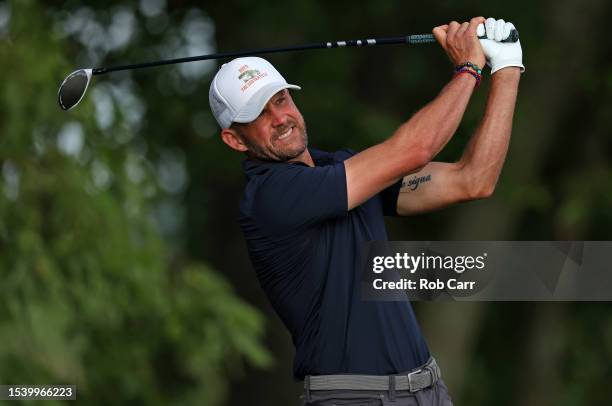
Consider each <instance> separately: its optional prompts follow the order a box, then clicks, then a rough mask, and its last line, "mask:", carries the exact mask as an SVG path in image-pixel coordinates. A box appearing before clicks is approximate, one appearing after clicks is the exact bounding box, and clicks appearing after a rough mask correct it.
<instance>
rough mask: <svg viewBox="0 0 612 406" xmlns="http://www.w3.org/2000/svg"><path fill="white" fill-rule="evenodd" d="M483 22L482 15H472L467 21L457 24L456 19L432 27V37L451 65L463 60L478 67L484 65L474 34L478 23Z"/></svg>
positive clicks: (480, 47) (483, 56)
mask: <svg viewBox="0 0 612 406" xmlns="http://www.w3.org/2000/svg"><path fill="white" fill-rule="evenodd" d="M484 22H485V19H484V17H474V18H472V19H471V20H470V22H469V23H468V22H464V23H463V24H459V23H458V22H457V21H451V22H450V23H449V24H445V25H441V26H439V27H436V28H434V29H433V31H432V32H433V35H434V37H435V38H436V40H437V41H438V43H439V44H440V46H442V48H443V49H444V52H446V54H447V55H448V57H449V58H450V60H451V62H452V63H453V66H457V65H460V64H462V63H465V62H472V63H473V64H476V65H478V66H479V67H483V66H484V64H485V54H484V51H483V49H482V46H481V44H480V42H478V37H477V36H476V29H477V28H478V25H479V24H482V23H484Z"/></svg>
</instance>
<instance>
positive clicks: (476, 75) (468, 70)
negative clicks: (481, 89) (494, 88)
mask: <svg viewBox="0 0 612 406" xmlns="http://www.w3.org/2000/svg"><path fill="white" fill-rule="evenodd" d="M462 73H469V74H470V75H472V76H473V77H474V78H475V79H476V88H478V86H480V81H481V80H482V75H479V74H478V73H476V72H474V71H473V70H471V69H469V68H463V69H459V70H458V71H456V72H455V75H454V76H457V75H460V74H462Z"/></svg>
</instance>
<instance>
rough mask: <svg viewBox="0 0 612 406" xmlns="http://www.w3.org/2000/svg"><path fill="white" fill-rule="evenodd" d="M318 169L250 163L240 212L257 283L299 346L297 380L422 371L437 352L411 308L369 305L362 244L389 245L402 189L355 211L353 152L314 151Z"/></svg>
mask: <svg viewBox="0 0 612 406" xmlns="http://www.w3.org/2000/svg"><path fill="white" fill-rule="evenodd" d="M309 150H310V154H311V156H312V158H313V160H314V162H315V166H314V167H309V166H307V165H305V164H302V163H287V162H261V161H254V160H246V161H245V162H244V171H245V174H246V177H247V184H246V187H245V191H244V195H243V198H242V201H241V204H240V226H241V227H242V230H243V232H244V235H245V238H246V241H247V246H248V250H249V255H250V258H251V262H252V264H253V266H254V268H255V272H256V273H257V278H258V279H259V282H260V284H261V286H262V288H263V289H264V291H265V293H266V295H267V297H268V299H269V300H270V302H271V304H272V306H273V307H274V309H275V311H276V312H277V313H278V315H279V316H280V318H281V319H282V321H283V323H284V324H285V326H287V328H288V329H289V331H290V333H291V336H292V338H293V344H294V345H295V351H296V352H295V359H294V369H293V372H294V377H295V378H296V379H303V378H304V376H305V375H319V374H338V373H356V374H372V375H387V374H394V373H400V372H405V371H409V370H411V369H413V368H416V367H417V366H419V365H422V364H424V363H425V362H426V361H427V360H428V358H429V350H428V348H427V345H426V343H425V340H424V338H423V336H422V335H421V331H420V329H419V326H418V324H417V321H416V319H415V316H414V313H413V311H412V307H411V306H410V303H409V302H408V301H398V302H381V301H362V300H361V280H360V279H361V278H360V277H359V270H358V269H357V268H358V264H357V261H358V255H359V254H360V250H361V249H362V243H363V242H365V241H373V240H379V241H380V240H387V233H386V230H385V224H384V221H383V215H396V206H397V196H398V193H399V187H400V183H401V182H398V183H396V184H395V185H393V186H391V187H389V188H388V189H386V190H384V191H382V192H381V193H379V194H377V195H376V196H374V197H372V198H371V199H370V200H368V201H366V202H365V203H363V204H362V205H360V206H359V207H356V208H354V209H353V210H350V211H348V210H347V205H348V200H347V195H346V173H345V169H344V162H343V161H344V160H345V159H347V158H349V157H350V156H352V155H354V153H353V152H351V151H350V150H341V151H337V152H335V153H326V152H322V151H317V150H315V149H309Z"/></svg>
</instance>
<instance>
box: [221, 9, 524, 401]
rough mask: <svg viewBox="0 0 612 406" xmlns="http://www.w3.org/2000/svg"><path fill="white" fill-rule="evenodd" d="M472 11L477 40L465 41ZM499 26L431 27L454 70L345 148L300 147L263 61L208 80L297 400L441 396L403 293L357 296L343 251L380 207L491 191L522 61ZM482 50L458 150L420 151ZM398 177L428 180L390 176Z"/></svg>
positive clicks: (431, 146) (416, 206)
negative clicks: (281, 328) (375, 139)
mask: <svg viewBox="0 0 612 406" xmlns="http://www.w3.org/2000/svg"><path fill="white" fill-rule="evenodd" d="M482 23H485V24H484V26H485V30H484V31H486V34H487V38H488V39H486V40H481V41H479V40H478V38H477V35H476V32H477V29H478V26H479V25H481V27H480V30H483V28H482ZM512 28H513V25H512V24H510V23H505V22H504V21H503V20H494V19H488V20H486V22H485V19H484V18H482V17H477V18H473V19H472V20H471V21H470V22H469V23H468V22H465V23H463V24H459V23H457V22H454V21H453V22H451V23H449V24H448V25H442V26H439V27H436V28H434V29H433V33H434V35H435V37H436V39H437V41H438V42H439V43H440V45H441V46H442V48H443V49H444V51H445V52H446V54H447V55H448V57H449V58H450V60H451V62H452V63H453V66H458V71H460V72H459V73H458V74H456V75H455V76H454V77H453V78H452V79H451V80H450V82H449V83H448V84H447V85H446V86H445V87H444V89H443V90H442V91H441V93H440V94H439V95H438V96H437V97H436V98H435V99H434V100H433V101H431V102H430V103H429V104H427V105H426V106H425V107H423V108H422V109H421V110H420V111H418V112H417V113H416V114H415V115H414V116H413V117H412V118H410V119H409V120H408V121H407V122H406V123H404V124H402V125H401V126H400V127H399V128H398V129H397V130H396V131H395V133H394V134H392V135H391V136H390V137H389V138H388V139H387V140H385V141H384V142H382V143H380V144H378V145H374V146H373V147H371V148H368V149H366V150H364V151H363V152H360V153H358V154H354V153H352V152H350V151H348V150H342V151H337V152H335V153H326V152H322V151H318V150H315V149H312V148H307V135H306V125H305V122H304V119H303V117H302V115H301V114H300V112H299V110H298V109H297V107H296V106H295V104H294V102H293V100H292V98H291V95H290V93H289V91H288V89H299V87H298V86H295V85H290V84H288V83H287V82H286V81H285V79H284V78H283V77H282V76H281V75H280V73H278V72H277V71H276V69H275V68H274V67H273V66H272V65H270V64H269V63H268V62H267V61H265V60H263V59H261V58H254V57H250V58H239V59H235V60H233V61H231V62H229V63H227V64H224V65H223V66H222V67H221V68H220V70H219V72H218V73H217V74H216V76H215V78H214V79H213V82H212V84H211V88H210V104H211V109H212V111H213V114H214V115H215V118H216V119H217V121H218V123H219V125H220V126H221V128H222V130H221V138H222V140H223V141H224V142H225V143H226V144H227V145H228V146H229V147H230V148H232V149H234V150H236V151H240V152H244V153H245V154H246V155H247V157H248V159H247V160H246V161H245V162H244V170H245V173H246V177H247V185H246V188H245V191H244V196H243V199H242V202H241V205H240V213H241V216H240V224H241V227H242V229H243V232H244V234H245V237H246V240H247V244H248V249H249V254H250V257H251V261H252V263H253V266H254V267H255V270H256V273H257V277H258V279H259V281H260V284H261V286H262V287H263V289H264V290H265V292H266V294H267V296H268V298H269V300H270V301H271V303H272V305H273V307H274V309H275V310H276V312H277V313H278V314H279V316H280V318H281V319H282V321H283V322H284V324H285V325H286V326H287V328H288V329H289V331H290V332H291V335H292V338H293V343H294V345H295V348H296V354H295V360H294V376H295V378H296V379H299V380H302V379H303V380H304V390H305V392H304V400H305V403H306V404H309V405H331V404H343V405H344V404H385V405H386V404H388V402H394V403H390V404H393V405H416V404H417V402H418V404H419V405H425V404H426V405H430V404H431V405H434V404H435V405H442V404H444V405H449V404H451V401H450V398H449V395H448V392H447V390H446V387H445V385H444V383H443V381H442V380H441V379H440V370H439V368H438V366H437V365H436V363H435V360H434V359H433V358H432V357H431V356H430V354H429V350H428V348H427V345H426V343H425V340H424V338H423V336H422V335H421V332H420V330H419V326H418V324H417V322H416V319H415V317H414V314H413V311H412V308H411V306H410V303H409V302H407V301H406V302H377V301H362V300H361V298H360V286H361V281H360V280H359V277H357V265H356V258H357V256H358V253H359V250H360V248H361V244H362V243H363V242H365V241H371V240H386V239H387V235H386V231H385V226H384V222H383V215H398V214H399V215H411V214H415V213H421V212H425V211H430V210H434V209H439V208H441V207H444V206H448V205H450V204H453V203H457V202H461V201H466V200H473V199H480V198H484V197H488V196H490V195H491V193H492V192H493V190H494V188H495V184H496V183H497V178H498V176H499V173H500V171H501V168H502V165H503V161H504V159H505V155H506V151H507V148H508V142H509V138H510V132H511V125H512V116H513V112H514V105H515V102H516V95H517V89H518V83H519V77H520V73H521V70H524V67H523V64H522V52H521V46H520V43H501V42H500V41H501V40H502V39H504V38H507V37H508V35H509V33H510V30H511V29H512ZM481 42H482V45H481ZM485 62H486V63H487V64H488V65H489V66H490V67H491V73H492V77H491V90H490V94H489V99H488V101H487V105H486V108H485V112H484V116H483V118H482V120H481V122H480V125H479V126H478V128H477V129H476V131H475V132H474V135H473V136H472V138H471V140H470V142H469V144H468V146H467V147H466V150H465V152H464V154H463V156H462V158H461V159H460V160H459V161H458V162H455V163H441V162H432V159H433V158H434V157H435V156H436V154H437V153H438V152H439V151H440V150H441V149H442V148H443V147H444V145H446V143H447V142H448V141H449V139H450V138H451V137H452V135H453V134H454V132H455V131H456V129H457V127H458V125H459V122H460V121H461V118H462V116H463V114H464V112H465V109H466V107H467V104H468V101H469V99H470V97H471V95H472V93H473V91H474V88H475V84H477V83H478V82H479V81H480V76H479V72H478V69H479V67H483V66H484V64H485ZM470 64H471V65H470ZM406 176H410V178H411V179H412V178H413V177H414V176H417V177H424V178H426V179H428V181H427V182H426V183H422V184H421V185H419V187H418V188H412V187H409V186H408V187H402V179H403V178H404V177H406ZM413 189H414V190H413ZM364 402H365V403H364ZM370 402H377V403H370Z"/></svg>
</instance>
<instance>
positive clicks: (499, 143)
mask: <svg viewBox="0 0 612 406" xmlns="http://www.w3.org/2000/svg"><path fill="white" fill-rule="evenodd" d="M519 80H520V71H519V68H514V67H511V68H505V69H502V70H500V71H498V72H496V73H495V74H494V75H493V76H492V78H491V89H490V92H489V97H488V99H487V104H486V107H485V112H484V116H483V118H482V120H481V122H480V125H479V126H478V128H477V129H476V131H475V132H474V135H473V136H472V139H471V140H470V142H469V144H468V146H467V147H466V150H465V152H464V154H463V156H462V157H461V160H460V163H461V165H462V166H463V172H464V173H465V175H466V176H465V180H466V182H467V185H468V187H469V188H470V190H471V191H472V192H471V194H474V195H476V196H477V197H478V196H480V197H484V196H488V195H490V194H491V193H492V192H493V190H494V188H495V185H496V183H497V179H498V177H499V174H500V172H501V169H502V167H503V164H504V160H505V158H506V152H507V151H508V145H509V143H510V134H511V132H512V118H513V116H514V107H515V104H516V98H517V94H518V85H519Z"/></svg>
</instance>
